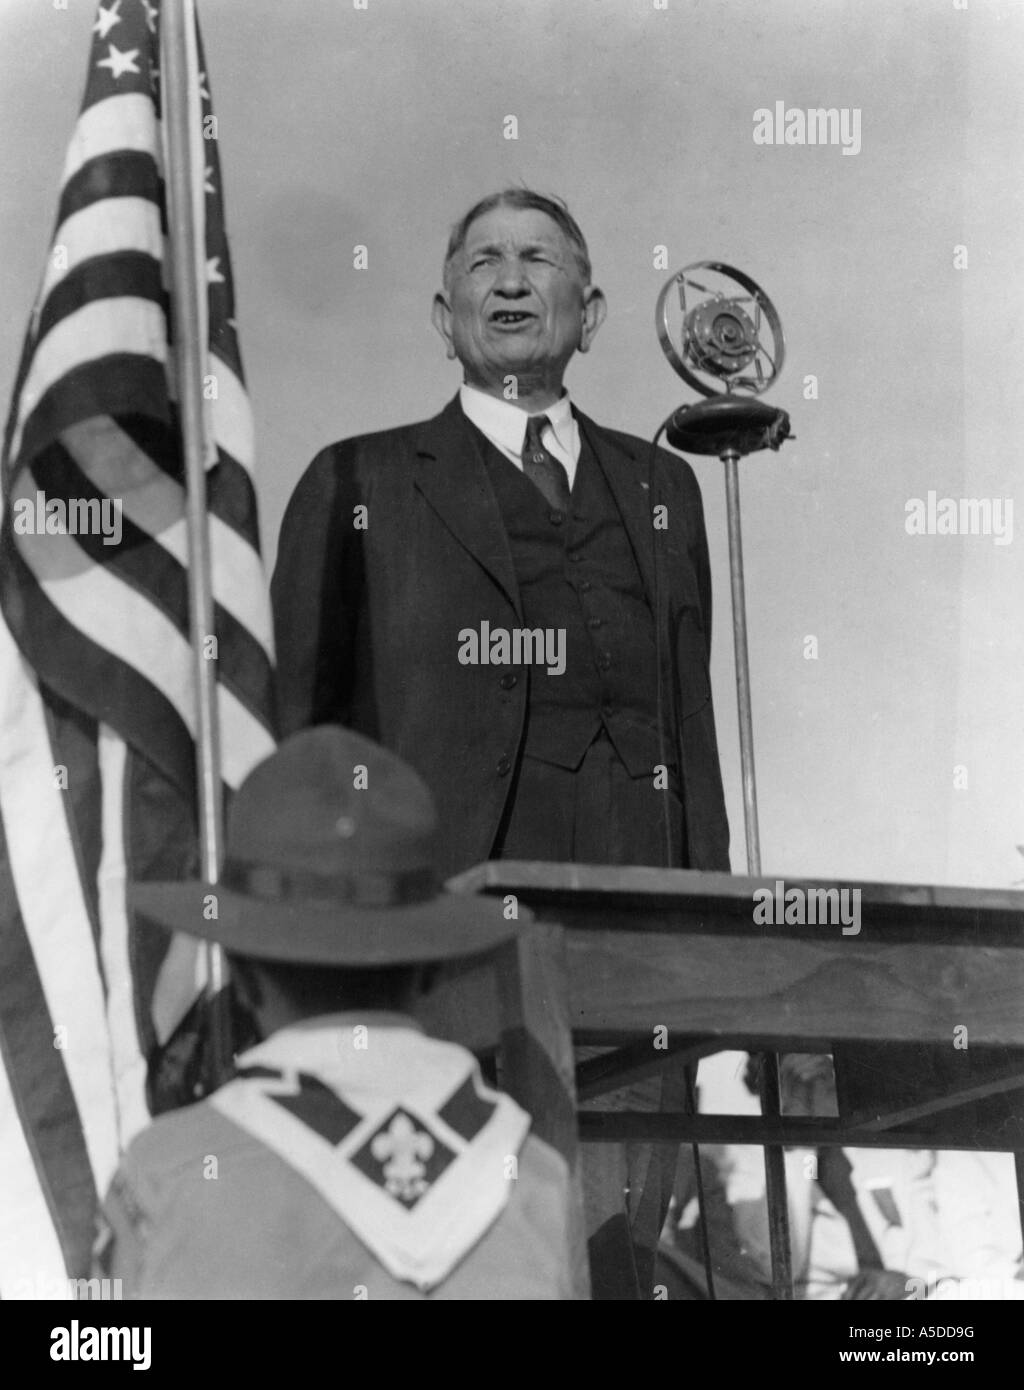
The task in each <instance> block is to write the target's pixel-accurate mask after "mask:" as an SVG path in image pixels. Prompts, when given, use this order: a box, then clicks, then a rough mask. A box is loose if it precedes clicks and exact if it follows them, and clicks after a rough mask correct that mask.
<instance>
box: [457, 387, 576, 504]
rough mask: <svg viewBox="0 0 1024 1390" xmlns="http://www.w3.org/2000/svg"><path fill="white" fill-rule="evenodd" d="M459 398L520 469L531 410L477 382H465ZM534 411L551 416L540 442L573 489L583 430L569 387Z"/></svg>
mask: <svg viewBox="0 0 1024 1390" xmlns="http://www.w3.org/2000/svg"><path fill="white" fill-rule="evenodd" d="M459 400H460V401H461V403H462V409H463V411H464V412H465V414H466V418H467V419H468V420H471V421H472V423H473V424H474V425H476V427H477V429H478V430H480V431H481V433H482V434H485V435H486V436H487V438H488V439H489V440H490V441H491V443H492V444H493V445H494V447H495V448H496V449H500V450H501V452H502V453H503V454H504V455H505V457H506V458H507V459H510V460H511V462H512V463H514V464H515V466H516V467H517V468H519V469H521V468H522V466H523V442H524V441H525V439H526V422H527V420H528V419H529V418H530V417H529V415H528V413H527V412H526V411H525V410H522V409H521V408H520V407H519V406H518V405H516V403H515V402H514V401H504V400H500V399H499V398H498V397H497V396H489V395H488V394H487V392H486V391H479V390H478V389H477V388H476V387H475V386H466V385H463V386H462V387H461V388H460V390H459ZM535 413H536V414H538V415H546V416H547V417H548V423H547V424H546V425H545V426H544V430H543V432H542V433H541V437H540V438H541V443H542V444H543V445H544V447H545V449H547V451H548V453H549V454H550V455H551V457H552V458H555V459H557V460H558V462H559V463H560V464H561V465H562V467H563V468H564V469H565V471H566V473H567V474H568V477H569V487H570V489H571V488H572V485H573V483H574V481H575V479H576V464H577V463H578V461H579V457H580V431H579V426H578V425H577V423H576V417H575V416H574V415H573V413H572V405H571V404H570V401H569V393H568V391H565V392H563V394H562V395H561V396H559V398H558V400H557V401H555V403H554V405H551V406H548V408H547V410H543V411H540V410H538V411H536V412H535Z"/></svg>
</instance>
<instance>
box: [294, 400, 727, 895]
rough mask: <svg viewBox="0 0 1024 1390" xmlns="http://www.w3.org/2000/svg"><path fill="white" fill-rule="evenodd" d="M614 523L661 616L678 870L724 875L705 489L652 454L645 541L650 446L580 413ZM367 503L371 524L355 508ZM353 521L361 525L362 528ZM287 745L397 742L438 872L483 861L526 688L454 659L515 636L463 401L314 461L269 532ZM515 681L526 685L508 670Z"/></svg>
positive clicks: (505, 550)
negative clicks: (431, 830)
mask: <svg viewBox="0 0 1024 1390" xmlns="http://www.w3.org/2000/svg"><path fill="white" fill-rule="evenodd" d="M576 414H577V419H578V421H579V424H580V428H581V430H583V431H585V433H586V436H587V438H588V439H589V441H590V444H591V447H592V448H593V450H594V453H595V455H596V457H597V459H598V461H599V463H600V465H601V467H602V469H603V471H604V474H605V477H606V478H607V480H608V484H609V487H610V488H611V491H612V493H613V495H614V497H615V499H616V502H617V504H618V507H619V510H620V511H621V513H622V520H623V525H624V526H625V528H626V531H627V533H628V535H629V538H630V541H631V542H632V546H633V550H634V552H635V554H636V558H637V562H638V565H639V568H640V573H641V575H642V578H643V581H644V585H645V587H646V589H647V593H648V596H649V598H650V600H651V603H652V608H653V606H654V593H655V568H654V558H653V554H654V551H655V549H657V555H658V566H657V569H658V609H659V611H660V613H661V632H662V634H663V636H662V641H663V653H664V656H663V661H664V664H665V669H666V670H668V669H671V671H672V673H673V677H674V686H673V688H672V689H671V690H668V689H667V690H666V694H665V697H664V699H665V706H666V709H669V708H671V706H672V705H674V723H675V731H674V738H672V736H671V734H670V739H671V740H672V742H673V743H674V745H675V749H676V753H677V757H678V760H679V765H680V767H681V768H682V773H683V785H684V794H685V804H686V819H687V835H688V841H689V843H688V847H687V848H688V856H687V857H688V859H689V863H690V865H691V866H692V867H693V868H700V869H724V870H728V868H729V853H728V844H729V831H728V824H727V822H726V815H725V805H724V800H723V796H722V784H721V777H720V773H719V767H718V750H717V746H716V742H715V727H714V714H713V711H712V704H711V685H710V680H709V675H708V659H709V655H710V649H711V576H710V569H709V565H708V549H707V539H706V536H705V532H704V514H703V508H702V505H701V498H700V490H699V488H698V486H697V480H696V478H695V477H694V474H693V470H692V469H691V468H690V466H689V464H688V463H686V462H685V461H684V460H682V459H681V458H679V457H678V456H676V455H673V454H669V453H668V452H666V451H664V450H659V451H658V455H657V462H656V466H655V477H654V496H655V501H656V502H658V503H662V504H664V505H666V506H667V508H668V529H667V530H657V531H656V530H655V529H654V526H653V521H652V511H651V508H652V505H653V504H652V500H651V493H650V492H649V491H648V486H647V484H648V468H647V461H648V456H649V453H650V449H649V445H648V444H647V443H646V442H645V441H643V440H640V439H636V438H634V437H633V436H631V435H627V434H621V433H619V432H618V431H615V430H607V429H603V428H601V427H600V426H598V425H596V424H594V423H593V421H591V420H589V419H587V417H586V416H584V415H582V414H581V413H580V412H578V411H577V412H576ZM363 508H365V509H366V510H365V513H364V512H363V511H362V509H363ZM361 523H364V524H365V529H360V526H361ZM272 596H273V603H274V617H275V627H276V635H277V648H278V668H279V673H280V696H281V718H282V727H283V732H284V733H285V734H288V733H292V732H294V731H295V730H296V729H298V728H302V727H304V726H306V725H309V724H321V723H329V722H337V723H340V724H344V725H347V726H349V727H351V728H354V729H357V730H359V731H360V732H362V733H364V734H366V735H367V736H369V737H371V738H374V739H376V740H377V741H378V742H380V743H383V744H385V745H386V746H387V747H389V748H392V749H393V750H394V751H395V752H396V753H398V754H399V756H401V757H402V758H404V759H405V760H406V761H407V762H409V763H410V764H411V765H412V766H413V767H414V768H416V770H417V771H418V772H419V773H420V775H421V776H422V777H423V779H424V780H425V781H426V783H427V785H428V786H429V787H430V789H431V791H432V792H433V794H434V797H435V799H436V802H437V806H438V812H439V815H440V820H441V829H442V861H441V865H440V867H441V869H442V871H443V872H444V873H445V874H446V875H447V874H450V873H454V872H457V871H458V870H460V869H464V868H467V867H469V866H470V865H471V864H474V863H478V862H479V861H481V860H484V859H487V858H488V857H489V856H490V852H491V848H492V845H493V843H494V837H495V834H496V832H497V829H498V825H499V822H500V820H501V816H502V812H503V810H504V807H505V803H506V800H507V798H508V795H509V791H510V787H511V785H512V781H513V778H512V776H511V774H510V769H511V768H513V767H514V766H515V762H516V758H517V755H518V753H519V750H520V747H521V743H522V739H523V732H524V721H525V715H526V704H527V681H526V680H525V679H522V678H520V679H517V680H516V681H514V682H513V681H511V679H510V676H511V675H512V674H515V673H512V672H510V671H509V670H508V669H502V670H499V669H497V668H495V667H493V666H485V665H479V666H470V665H465V666H463V665H460V664H459V662H458V660H457V656H456V653H457V651H458V646H459V641H458V636H457V634H458V633H459V631H460V629H463V628H473V629H474V630H476V631H479V628H480V623H481V621H482V620H483V619H485V618H486V619H487V620H489V622H490V624H491V628H492V630H493V629H494V628H495V627H503V628H513V627H520V628H521V627H524V626H525V622H524V619H523V614H522V609H521V606H520V600H519V594H518V590H517V584H516V578H515V573H514V570H513V565H512V556H511V553H510V550H509V543H508V538H507V535H506V532H505V528H504V525H503V522H502V519H501V515H500V513H499V510H498V504H497V500H496V498H495V495H494V491H493V488H492V486H491V483H490V480H489V478H488V474H487V469H486V466H485V464H484V461H483V455H482V452H481V449H480V445H479V439H478V437H477V436H476V434H475V432H474V430H473V427H472V426H471V425H470V424H469V422H468V421H467V419H466V417H465V415H464V414H463V412H462V408H461V405H460V404H459V401H458V397H456V398H455V399H454V400H453V401H451V402H450V403H449V404H448V405H447V406H446V408H445V409H444V410H443V411H442V412H441V414H440V415H438V416H437V417H436V418H434V419H433V420H427V421H425V422H422V423H420V424H415V425H408V426H405V427H403V428H401V429H395V430H386V431H383V432H381V433H379V434H370V435H364V436H362V437H360V438H356V439H347V440H344V441H342V442H341V443H338V444H332V445H329V446H328V447H327V448H326V449H323V450H322V451H321V452H320V453H319V454H318V455H317V456H316V458H315V459H314V460H313V462H312V463H311V464H310V466H309V468H308V469H307V471H306V473H305V474H304V475H303V477H302V479H301V480H300V482H299V484H298V487H297V488H296V490H295V493H294V495H293V496H292V499H291V501H290V503H289V505H288V509H287V512H286V513H285V518H284V522H283V525H282V530H281V540H280V548H279V552H278V560H277V567H276V570H275V573H274V579H273V584H272ZM520 676H521V673H520Z"/></svg>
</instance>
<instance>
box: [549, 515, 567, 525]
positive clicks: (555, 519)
mask: <svg viewBox="0 0 1024 1390" xmlns="http://www.w3.org/2000/svg"><path fill="white" fill-rule="evenodd" d="M564 520H565V512H548V521H550V522H551V525H552V526H561V524H562V522H563V521H564Z"/></svg>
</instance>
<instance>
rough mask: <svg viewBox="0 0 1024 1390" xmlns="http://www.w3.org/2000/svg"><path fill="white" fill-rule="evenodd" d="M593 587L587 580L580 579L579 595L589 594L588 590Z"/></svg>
mask: <svg viewBox="0 0 1024 1390" xmlns="http://www.w3.org/2000/svg"><path fill="white" fill-rule="evenodd" d="M593 587H594V586H593V585H592V584H591V582H590V580H589V579H581V580H580V593H581V594H589V593H590V590H591V589H592V588H593Z"/></svg>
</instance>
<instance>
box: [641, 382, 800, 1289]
mask: <svg viewBox="0 0 1024 1390" xmlns="http://www.w3.org/2000/svg"><path fill="white" fill-rule="evenodd" d="M666 437H667V439H668V442H669V443H670V444H671V445H672V446H673V447H674V448H676V449H680V450H683V451H685V452H688V453H698V454H717V455H718V457H719V458H720V459H721V460H722V463H723V464H724V466H725V501H726V511H727V518H728V530H729V580H730V587H731V592H732V631H733V648H734V651H735V656H736V703H737V708H738V714H739V733H740V767H741V769H742V776H743V822H744V829H745V832H746V841H747V873H748V874H749V875H750V876H751V877H752V878H759V877H760V875H761V842H760V834H759V830H758V821H757V781H756V778H755V775H754V723H753V717H752V713H751V699H750V663H749V659H748V653H747V606H746V594H745V590H744V584H743V538H742V533H741V529H740V477H739V461H740V459H741V458H743V457H745V455H747V454H749V453H754V452H755V451H757V450H760V449H765V448H770V449H776V450H777V449H778V448H779V447H780V445H781V444H782V442H783V441H784V440H785V439H788V438H790V437H791V436H790V433H789V416H788V415H787V414H786V412H785V411H784V410H778V409H776V408H775V407H773V406H769V405H767V404H765V403H764V402H763V401H759V400H757V399H747V398H745V397H740V396H734V395H731V394H723V395H718V396H713V397H711V398H710V399H708V400H703V401H700V402H698V403H697V404H695V405H690V406H683V407H682V408H681V409H680V410H677V411H676V413H675V414H674V415H673V416H672V418H671V420H670V421H669V422H667V426H666ZM759 1070H760V1095H761V1114H762V1116H763V1117H765V1118H771V1119H778V1118H779V1116H780V1113H781V1106H780V1093H781V1088H780V1082H779V1059H778V1055H777V1054H776V1053H774V1052H766V1053H763V1054H762V1056H761V1065H760V1069H759ZM764 1168H765V1193H766V1197H767V1200H768V1236H769V1244H770V1248H771V1261H772V1288H773V1292H774V1294H775V1297H776V1298H777V1299H780V1300H783V1301H791V1300H792V1298H793V1261H792V1253H791V1247H790V1239H789V1203H788V1198H787V1195H786V1162H785V1151H784V1149H783V1148H782V1146H781V1145H779V1144H766V1145H765V1146H764Z"/></svg>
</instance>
